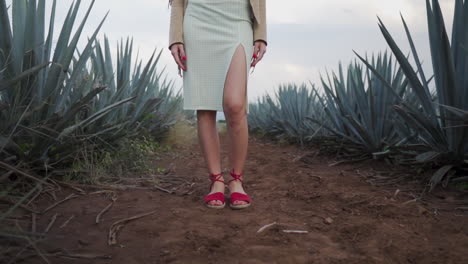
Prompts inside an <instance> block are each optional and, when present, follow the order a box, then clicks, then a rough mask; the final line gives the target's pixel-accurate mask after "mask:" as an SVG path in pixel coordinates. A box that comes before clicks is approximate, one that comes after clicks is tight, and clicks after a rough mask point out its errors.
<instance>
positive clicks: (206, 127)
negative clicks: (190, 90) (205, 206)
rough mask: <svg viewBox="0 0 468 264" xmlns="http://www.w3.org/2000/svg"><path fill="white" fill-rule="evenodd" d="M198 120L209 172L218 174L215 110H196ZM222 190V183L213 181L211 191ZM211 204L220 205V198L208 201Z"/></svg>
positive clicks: (219, 164)
mask: <svg viewBox="0 0 468 264" xmlns="http://www.w3.org/2000/svg"><path fill="white" fill-rule="evenodd" d="M197 120H198V140H199V142H200V147H201V149H202V153H203V156H204V157H205V162H206V165H207V167H208V170H209V173H213V174H218V173H220V172H221V162H220V150H219V148H220V146H219V136H218V130H217V129H216V111H211V110H197ZM215 192H224V183H222V182H219V181H215V183H214V184H213V187H212V188H211V192H210V193H209V194H212V193H215ZM208 203H209V204H211V205H221V204H222V202H221V201H220V200H213V201H210V202H208Z"/></svg>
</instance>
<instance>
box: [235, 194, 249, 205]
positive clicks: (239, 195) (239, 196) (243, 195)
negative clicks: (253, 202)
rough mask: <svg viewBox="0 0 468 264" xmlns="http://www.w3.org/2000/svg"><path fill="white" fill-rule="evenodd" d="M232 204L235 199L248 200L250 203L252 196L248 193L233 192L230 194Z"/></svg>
mask: <svg viewBox="0 0 468 264" xmlns="http://www.w3.org/2000/svg"><path fill="white" fill-rule="evenodd" d="M230 200H231V204H234V202H235V201H246V202H248V203H250V196H249V195H247V194H243V193H239V192H233V193H231V196H230Z"/></svg>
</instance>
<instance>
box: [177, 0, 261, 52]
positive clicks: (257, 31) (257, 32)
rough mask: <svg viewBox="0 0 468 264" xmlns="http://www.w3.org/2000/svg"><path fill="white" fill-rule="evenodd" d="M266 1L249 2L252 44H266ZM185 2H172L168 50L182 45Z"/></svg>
mask: <svg viewBox="0 0 468 264" xmlns="http://www.w3.org/2000/svg"><path fill="white" fill-rule="evenodd" d="M265 2H266V0H250V5H251V6H252V11H253V15H254V23H253V33H254V35H253V38H254V42H255V41H257V40H261V41H263V42H265V44H267V32H266V30H267V28H266V4H265ZM186 8H187V0H173V1H172V8H171V21H170V26H169V49H171V46H172V44H175V43H184V32H183V19H184V14H185V9H186Z"/></svg>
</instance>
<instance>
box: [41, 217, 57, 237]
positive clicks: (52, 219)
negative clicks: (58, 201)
mask: <svg viewBox="0 0 468 264" xmlns="http://www.w3.org/2000/svg"><path fill="white" fill-rule="evenodd" d="M57 216H58V214H57V213H55V214H54V216H52V218H51V219H50V222H49V224H48V225H47V227H46V229H45V230H44V233H47V232H49V230H50V228H51V227H52V225H53V224H54V223H55V220H57Z"/></svg>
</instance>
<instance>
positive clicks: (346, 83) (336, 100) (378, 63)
mask: <svg viewBox="0 0 468 264" xmlns="http://www.w3.org/2000/svg"><path fill="white" fill-rule="evenodd" d="M371 61H372V62H371V63H370V64H371V65H372V66H373V67H374V68H375V69H376V71H377V72H378V73H380V75H381V76H382V77H383V78H384V79H385V81H387V82H388V83H389V85H391V86H392V87H393V88H394V90H395V93H396V94H395V93H392V92H390V91H389V90H388V89H387V88H386V87H385V85H384V84H383V83H382V81H381V80H380V79H379V77H378V76H376V75H375V74H373V73H372V72H370V71H369V70H365V69H363V65H362V64H359V63H357V62H353V63H351V64H350V65H349V66H348V70H347V74H346V77H345V76H344V73H343V68H342V66H341V64H340V65H339V70H338V74H335V73H333V77H332V79H331V78H330V76H329V74H328V73H327V80H325V79H324V77H323V76H322V77H321V80H322V86H323V88H324V90H323V95H321V93H320V92H319V91H318V90H317V89H314V90H315V92H316V94H317V96H318V97H319V100H318V102H319V103H320V104H321V105H322V107H323V108H324V110H325V113H326V117H327V118H326V119H323V120H327V121H328V123H325V122H324V121H323V120H322V121H320V120H313V119H312V120H313V121H314V122H317V123H320V124H321V125H323V126H324V127H325V128H326V129H328V130H329V131H330V132H331V133H332V134H334V135H335V136H337V137H339V138H344V139H347V140H349V141H351V142H353V143H354V144H356V145H358V146H360V147H362V149H363V151H364V152H367V153H374V154H382V152H384V153H386V152H387V151H388V146H392V145H395V144H400V143H401V141H402V138H401V134H402V133H401V132H400V131H399V130H400V129H404V127H400V126H398V124H396V123H395V117H396V113H395V111H393V110H392V106H393V105H394V104H395V103H396V102H397V101H398V98H399V97H402V96H405V92H406V89H407V86H408V81H407V80H406V78H405V77H404V74H403V72H402V70H401V69H400V68H399V67H397V65H394V63H393V61H392V58H391V57H390V56H388V55H387V53H385V54H379V55H378V56H377V57H375V56H372V59H371ZM403 140H406V138H404V139H403ZM377 152H378V153H377Z"/></svg>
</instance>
